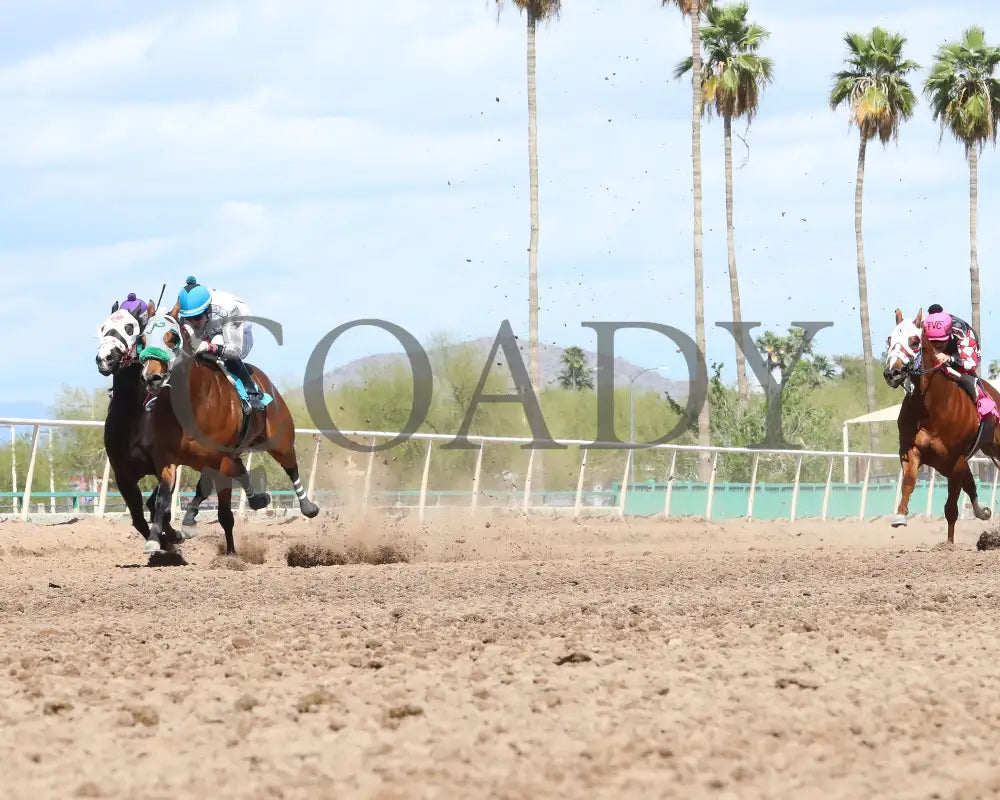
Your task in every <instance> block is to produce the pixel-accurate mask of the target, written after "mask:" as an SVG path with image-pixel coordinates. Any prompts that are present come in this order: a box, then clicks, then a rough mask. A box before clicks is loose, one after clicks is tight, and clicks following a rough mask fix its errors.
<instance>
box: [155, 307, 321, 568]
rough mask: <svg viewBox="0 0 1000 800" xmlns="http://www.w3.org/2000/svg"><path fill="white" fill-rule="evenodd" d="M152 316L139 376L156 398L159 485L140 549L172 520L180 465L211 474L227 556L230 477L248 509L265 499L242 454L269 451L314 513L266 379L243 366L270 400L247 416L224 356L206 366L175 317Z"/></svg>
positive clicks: (283, 412)
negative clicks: (254, 482)
mask: <svg viewBox="0 0 1000 800" xmlns="http://www.w3.org/2000/svg"><path fill="white" fill-rule="evenodd" d="M149 313H150V318H149V321H148V322H147V323H146V328H145V330H144V331H143V334H142V344H143V347H142V350H141V352H140V356H139V358H140V361H141V362H142V364H143V371H142V376H143V381H144V382H145V384H146V386H147V387H148V388H149V390H150V392H151V394H152V395H153V408H152V411H151V415H152V427H153V460H154V462H155V469H156V474H157V475H158V476H159V478H160V484H159V489H158V491H157V493H156V504H155V507H154V508H155V510H154V512H153V525H152V527H151V529H150V532H149V535H148V536H147V537H146V546H145V551H146V552H147V553H155V552H157V551H158V550H159V547H160V533H161V531H163V530H165V528H164V526H165V525H166V524H167V522H168V521H169V519H170V496H171V492H172V490H173V484H174V481H175V480H176V466H177V465H184V466H188V467H191V468H193V469H196V470H199V471H201V472H206V471H209V470H210V471H211V472H212V474H213V476H214V479H215V483H216V492H217V495H218V498H219V523H220V524H221V525H222V528H223V530H224V531H225V534H226V553H227V554H229V555H233V554H235V553H236V546H235V544H234V542H233V526H234V519H233V512H232V484H233V481H235V482H236V483H238V484H239V485H240V487H241V488H242V489H243V491H244V492H246V495H247V503H248V505H249V506H250V508H252V509H254V510H259V509H261V508H264V507H265V506H267V504H268V503H269V502H270V496H269V495H268V494H267V493H266V492H260V493H257V492H256V491H255V490H254V487H253V486H252V485H251V483H250V476H249V474H248V473H247V470H246V467H245V466H244V464H243V461H242V458H241V456H242V455H243V454H245V453H249V452H254V451H256V452H266V453H268V454H269V455H270V456H271V457H272V458H273V459H274V460H275V461H277V462H278V464H280V465H281V466H282V468H283V469H284V470H285V474H286V475H288V478H289V480H291V482H292V486H293V487H294V489H295V494H296V496H297V497H298V500H299V508H300V509H301V511H302V514H303V515H304V516H305V517H308V518H312V517H315V516H316V515H317V514H318V513H319V506H317V505H316V504H315V503H313V502H312V501H311V500H310V499H309V498H308V497H307V496H306V492H305V489H303V488H302V482H301V480H300V478H299V465H298V458H297V457H296V454H295V424H294V421H293V420H292V415H291V412H290V411H289V410H288V406H287V405H286V404H285V401H284V398H283V397H282V396H281V394H280V393H279V392H278V390H277V389H276V388H275V387H274V384H272V383H271V380H270V379H269V378H268V377H267V376H266V375H265V374H264V373H263V372H261V371H260V370H259V369H257V368H256V367H253V366H251V365H250V364H247V367H248V369H249V371H250V374H251V376H252V377H253V379H254V381H256V382H257V384H258V387H259V388H260V389H261V391H262V392H265V393H266V394H268V395H270V402H268V403H267V404H266V405H264V407H263V408H261V409H260V410H259V411H257V412H253V413H252V412H251V411H250V406H249V403H248V402H247V400H246V399H245V397H244V396H243V395H242V394H241V393H240V392H239V391H238V389H237V388H236V382H235V378H232V377H231V376H229V373H228V372H226V371H225V368H224V366H223V363H222V362H221V361H216V362H215V363H210V362H207V361H205V360H203V359H202V358H196V357H195V356H194V355H192V353H191V352H190V348H189V347H187V346H186V344H187V341H188V340H187V339H186V337H185V336H184V334H183V333H182V331H181V327H180V325H179V324H178V322H177V320H176V319H175V318H174V317H172V316H170V315H169V314H156V313H155V308H153V307H152V306H151V307H150V312H149ZM244 388H246V387H244Z"/></svg>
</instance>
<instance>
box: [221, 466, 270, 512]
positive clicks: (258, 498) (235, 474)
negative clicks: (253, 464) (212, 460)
mask: <svg viewBox="0 0 1000 800" xmlns="http://www.w3.org/2000/svg"><path fill="white" fill-rule="evenodd" d="M219 472H221V473H222V474H223V475H226V476H228V477H230V478H232V479H233V480H234V481H236V483H238V484H239V485H240V488H242V489H243V491H244V492H246V496H247V504H248V505H249V506H250V508H252V509H253V510H254V511H260V509H262V508H265V507H266V506H267V505H268V503H270V502H271V495H270V494H268V493H267V492H258V491H256V490H255V489H254V488H253V486H252V485H251V483H250V473H248V472H247V468H246V467H245V466H244V464H243V461H242V460H241V459H239V458H235V457H233V456H226V457H225V458H223V459H222V463H221V464H220V465H219ZM221 502H222V501H221V500H220V501H219V503H220V505H221ZM219 521H220V523H221V519H220V520H219Z"/></svg>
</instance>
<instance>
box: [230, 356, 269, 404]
mask: <svg viewBox="0 0 1000 800" xmlns="http://www.w3.org/2000/svg"><path fill="white" fill-rule="evenodd" d="M226 368H227V369H228V370H229V371H230V372H232V373H233V375H235V376H236V377H237V378H239V379H240V380H241V381H242V382H243V388H244V389H246V390H247V399H248V400H249V402H250V410H251V411H260V410H261V409H262V408H263V407H264V406H263V405H261V402H262V400H263V398H262V397H261V394H260V390H259V389H258V388H257V385H256V384H255V383H254V380H253V378H252V377H250V370H249V369H247V365H246V364H244V363H243V359H241V358H232V359H229V360H227V361H226Z"/></svg>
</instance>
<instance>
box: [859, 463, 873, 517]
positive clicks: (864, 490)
mask: <svg viewBox="0 0 1000 800" xmlns="http://www.w3.org/2000/svg"><path fill="white" fill-rule="evenodd" d="M871 472H872V457H871V456H866V457H865V480H864V483H862V484H861V508H860V509H859V510H858V519H859V520H862V521H864V518H865V507H866V504H867V503H868V476H869V475H871Z"/></svg>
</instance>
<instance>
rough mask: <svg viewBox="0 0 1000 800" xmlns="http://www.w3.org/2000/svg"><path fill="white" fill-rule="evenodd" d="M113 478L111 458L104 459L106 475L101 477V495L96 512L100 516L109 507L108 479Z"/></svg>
mask: <svg viewBox="0 0 1000 800" xmlns="http://www.w3.org/2000/svg"><path fill="white" fill-rule="evenodd" d="M109 480H111V459H110V458H105V459H104V477H103V478H102V479H101V496H100V497H99V498H98V499H97V509H96V510H95V512H94V513H95V514H96V515H97V516H98V517H103V516H104V511H105V509H106V508H107V507H108V481H109Z"/></svg>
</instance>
